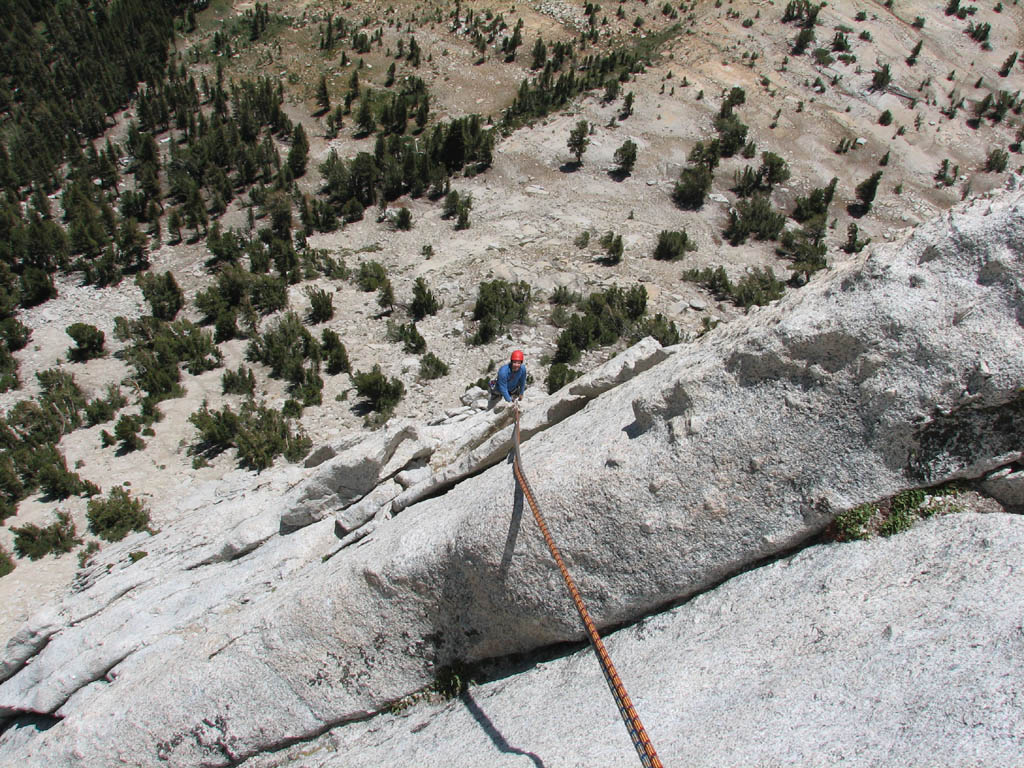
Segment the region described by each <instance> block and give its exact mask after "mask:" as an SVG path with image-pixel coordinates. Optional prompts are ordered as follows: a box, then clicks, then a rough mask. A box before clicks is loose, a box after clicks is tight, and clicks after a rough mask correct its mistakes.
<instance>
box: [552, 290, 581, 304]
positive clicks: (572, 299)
mask: <svg viewBox="0 0 1024 768" xmlns="http://www.w3.org/2000/svg"><path fill="white" fill-rule="evenodd" d="M579 300H580V295H579V294H578V293H573V292H572V291H570V290H569V289H568V288H567V287H566V286H564V285H560V286H558V287H557V288H555V290H554V291H552V292H551V299H550V301H551V303H552V304H556V305H559V306H565V305H567V304H575V303H576V302H578V301H579Z"/></svg>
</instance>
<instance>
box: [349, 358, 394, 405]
mask: <svg viewBox="0 0 1024 768" xmlns="http://www.w3.org/2000/svg"><path fill="white" fill-rule="evenodd" d="M352 383H353V384H355V388H356V392H357V393H358V394H359V396H360V397H364V398H366V400H367V404H368V405H369V408H370V410H372V411H376V412H377V413H380V414H382V415H386V414H390V413H391V411H393V410H394V408H395V406H396V405H398V402H399V401H400V400H401V399H402V396H403V395H404V394H405V385H404V384H403V383H402V382H401V381H399V380H398V379H396V378H391V379H390V380H389V379H388V378H387V377H386V376H385V375H384V373H383V372H382V371H381V369H380V366H379V365H374V366H373V369H372V370H370V371H367V372H363V371H356V372H355V373H354V374H352Z"/></svg>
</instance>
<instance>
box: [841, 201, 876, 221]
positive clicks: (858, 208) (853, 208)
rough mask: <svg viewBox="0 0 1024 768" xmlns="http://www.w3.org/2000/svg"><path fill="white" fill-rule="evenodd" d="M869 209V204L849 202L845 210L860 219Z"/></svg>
mask: <svg viewBox="0 0 1024 768" xmlns="http://www.w3.org/2000/svg"><path fill="white" fill-rule="evenodd" d="M870 210H871V206H870V205H864V203H850V204H849V205H847V206H846V212H847V213H848V214H850V216H852V217H853V218H855V219H860V218H862V217H863V216H865V215H866V214H867V212H868V211H870Z"/></svg>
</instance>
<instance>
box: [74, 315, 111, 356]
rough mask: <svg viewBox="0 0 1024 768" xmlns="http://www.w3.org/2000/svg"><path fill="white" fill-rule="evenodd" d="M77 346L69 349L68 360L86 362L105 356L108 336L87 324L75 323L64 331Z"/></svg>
mask: <svg viewBox="0 0 1024 768" xmlns="http://www.w3.org/2000/svg"><path fill="white" fill-rule="evenodd" d="M64 330H65V333H67V335H68V336H70V337H71V339H72V341H74V342H75V344H76V345H77V346H74V347H70V348H69V349H68V359H69V360H74V361H75V362H85V361H86V360H92V359H93V358H97V357H102V356H103V355H104V352H103V345H104V343H105V342H106V336H105V335H104V333H103V331H101V330H99V329H98V328H96V327H95V326H92V325H89V324H87V323H74V324H73V325H69V326H68V327H67V328H65V329H64Z"/></svg>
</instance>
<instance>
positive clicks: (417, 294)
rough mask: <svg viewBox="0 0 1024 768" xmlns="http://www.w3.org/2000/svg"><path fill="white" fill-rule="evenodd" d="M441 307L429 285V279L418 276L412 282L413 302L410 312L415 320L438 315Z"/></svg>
mask: <svg viewBox="0 0 1024 768" xmlns="http://www.w3.org/2000/svg"><path fill="white" fill-rule="evenodd" d="M439 309H441V303H440V302H439V301H438V300H437V297H436V296H434V292H433V291H431V290H430V288H429V287H428V286H427V281H426V280H424V279H423V278H422V277H417V278H416V281H415V282H414V283H413V284H412V303H411V304H410V305H409V314H411V315H412V318H413V320H422V319H423V318H424V317H426V316H427V315H436V314H437V312H438V310H439Z"/></svg>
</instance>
